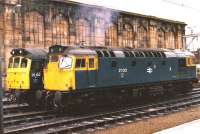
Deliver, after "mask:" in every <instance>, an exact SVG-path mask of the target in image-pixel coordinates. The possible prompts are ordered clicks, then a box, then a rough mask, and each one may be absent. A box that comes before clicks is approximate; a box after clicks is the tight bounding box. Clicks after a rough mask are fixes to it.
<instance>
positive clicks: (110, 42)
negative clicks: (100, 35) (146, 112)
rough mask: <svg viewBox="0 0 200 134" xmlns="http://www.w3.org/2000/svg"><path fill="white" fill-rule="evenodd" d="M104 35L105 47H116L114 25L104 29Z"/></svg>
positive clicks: (115, 29)
mask: <svg viewBox="0 0 200 134" xmlns="http://www.w3.org/2000/svg"><path fill="white" fill-rule="evenodd" d="M105 35H106V39H105V45H106V46H118V41H117V25H116V24H110V25H108V27H107V28H106V32H105Z"/></svg>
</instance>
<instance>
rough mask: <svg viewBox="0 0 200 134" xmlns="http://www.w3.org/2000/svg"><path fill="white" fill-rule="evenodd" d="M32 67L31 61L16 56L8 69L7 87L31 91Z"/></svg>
mask: <svg viewBox="0 0 200 134" xmlns="http://www.w3.org/2000/svg"><path fill="white" fill-rule="evenodd" d="M30 66H31V60H30V59H28V58H24V57H20V56H16V57H11V58H10V59H9V65H8V69H7V77H6V86H7V88H8V89H10V90H12V89H14V90H15V89H21V90H28V89H30V77H29V75H30Z"/></svg>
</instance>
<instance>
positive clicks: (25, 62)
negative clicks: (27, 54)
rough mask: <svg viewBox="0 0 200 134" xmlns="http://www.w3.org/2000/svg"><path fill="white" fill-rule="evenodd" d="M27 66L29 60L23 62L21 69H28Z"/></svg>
mask: <svg viewBox="0 0 200 134" xmlns="http://www.w3.org/2000/svg"><path fill="white" fill-rule="evenodd" d="M27 64H28V60H27V59H25V58H23V59H22V61H21V68H26V67H27Z"/></svg>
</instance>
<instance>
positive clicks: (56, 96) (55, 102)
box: [53, 92, 64, 109]
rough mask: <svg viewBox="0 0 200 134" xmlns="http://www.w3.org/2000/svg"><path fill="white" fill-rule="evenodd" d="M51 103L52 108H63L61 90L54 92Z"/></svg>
mask: <svg viewBox="0 0 200 134" xmlns="http://www.w3.org/2000/svg"><path fill="white" fill-rule="evenodd" d="M53 105H54V108H56V109H57V108H58V109H60V108H63V107H64V106H63V104H62V93H61V92H56V93H55V94H54V99H53Z"/></svg>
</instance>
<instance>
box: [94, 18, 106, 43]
mask: <svg viewBox="0 0 200 134" xmlns="http://www.w3.org/2000/svg"><path fill="white" fill-rule="evenodd" d="M94 26H95V28H94V31H95V33H94V35H95V37H94V38H95V39H94V40H95V45H97V46H100V45H101V46H102V45H104V43H105V27H104V26H105V25H104V19H102V18H100V17H96V19H95V24H94Z"/></svg>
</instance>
